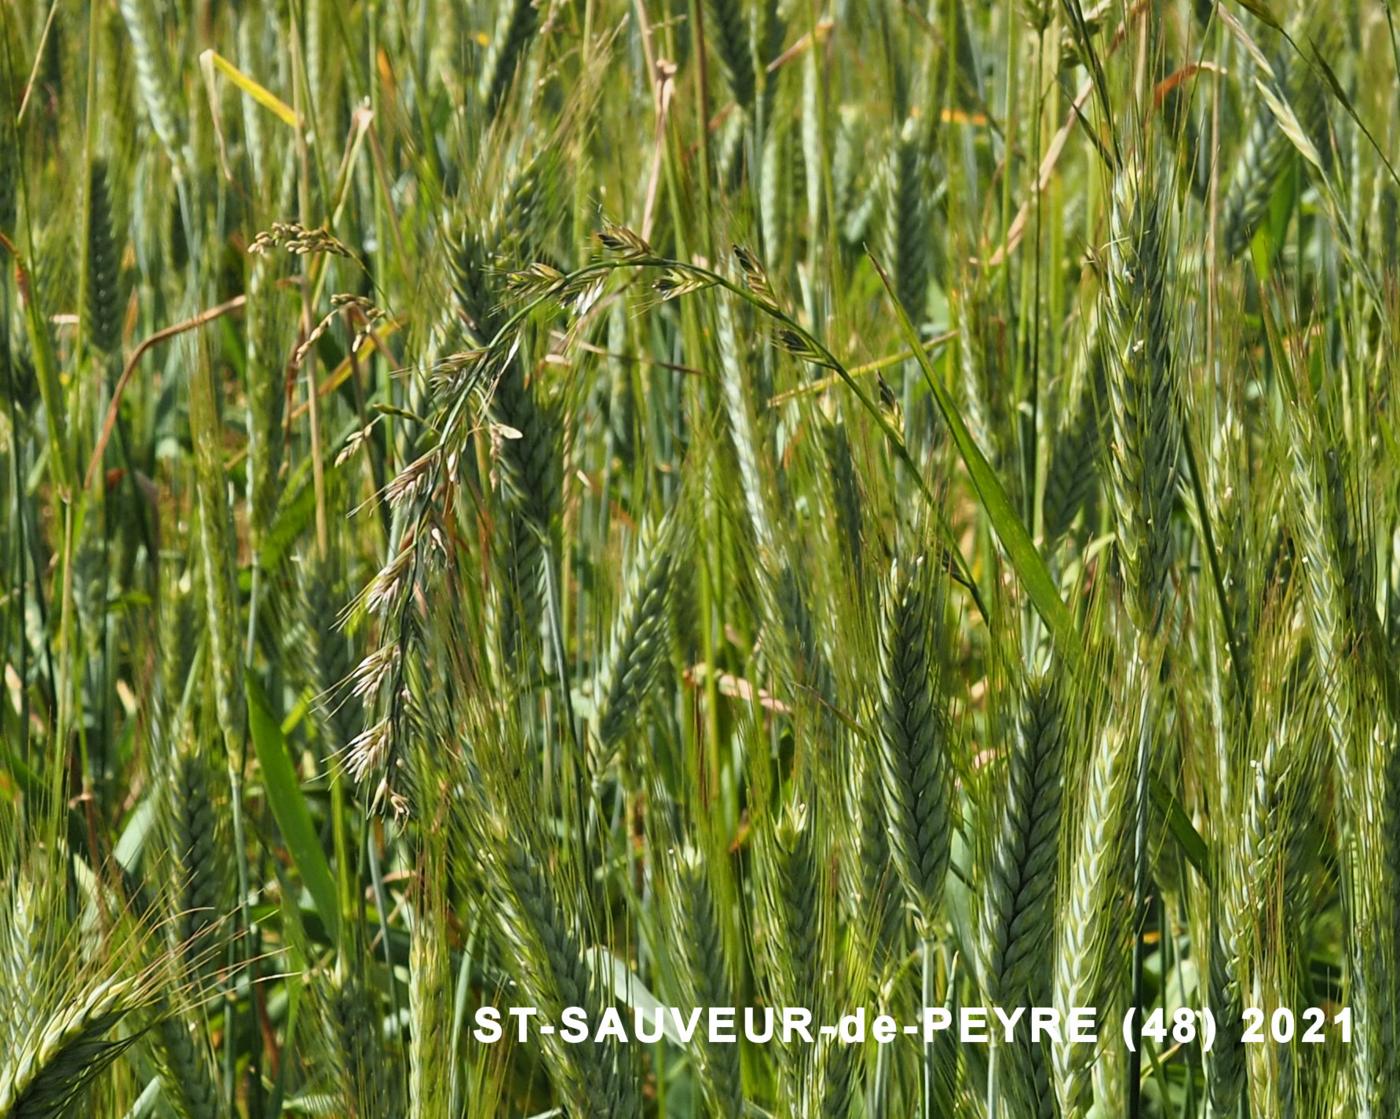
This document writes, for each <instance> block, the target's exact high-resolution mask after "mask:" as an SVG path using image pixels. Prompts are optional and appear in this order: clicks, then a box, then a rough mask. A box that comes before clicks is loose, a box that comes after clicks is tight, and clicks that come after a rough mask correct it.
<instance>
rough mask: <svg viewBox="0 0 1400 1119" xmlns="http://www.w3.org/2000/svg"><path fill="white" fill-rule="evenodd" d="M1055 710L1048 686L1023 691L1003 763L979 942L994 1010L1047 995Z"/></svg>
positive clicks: (1054, 856)
mask: <svg viewBox="0 0 1400 1119" xmlns="http://www.w3.org/2000/svg"><path fill="white" fill-rule="evenodd" d="M1061 704H1062V700H1061V696H1060V694H1059V692H1058V690H1057V689H1056V687H1055V685H1054V684H1053V683H1052V682H1051V681H1050V680H1048V679H1046V678H1044V677H1042V678H1038V679H1034V680H1031V681H1029V682H1028V683H1027V684H1026V686H1025V696H1024V700H1023V704H1022V712H1021V719H1020V726H1019V728H1018V733H1017V734H1016V736H1015V738H1014V740H1013V741H1012V744H1011V748H1010V751H1009V753H1008V756H1007V760H1006V774H1005V791H1004V793H1003V795H1002V799H1001V805H1000V808H999V810H998V814H997V816H996V817H995V819H996V821H997V823H996V831H995V835H994V838H993V842H992V851H991V859H990V863H989V865H988V868H987V876H986V896H985V898H984V901H983V911H982V937H981V940H982V950H983V954H984V956H985V960H984V963H983V971H984V979H983V986H984V989H985V991H986V993H987V997H988V998H989V999H990V1000H991V1001H992V1002H993V1003H996V1004H998V1005H1006V1006H1011V1005H1015V1004H1016V1000H1017V999H1019V998H1023V997H1027V996H1030V997H1032V999H1033V1000H1034V999H1036V998H1038V997H1039V996H1040V995H1041V994H1048V993H1049V989H1048V984H1046V983H1045V978H1046V976H1047V974H1048V971H1049V967H1050V964H1051V961H1052V957H1053V953H1052V950H1051V949H1052V944H1053V933H1054V900H1055V882H1056V879H1057V876H1058V870H1057V867H1058V861H1059V848H1060V818H1061V812H1060V808H1061V802H1062V782H1063V779H1064V778H1063V766H1064V754H1065V733H1066V725H1065V723H1066V720H1065V716H1064V712H1063V710H1062V706H1061ZM1042 988H1043V990H1042ZM1041 1004H1042V1005H1043V999H1042V1000H1041Z"/></svg>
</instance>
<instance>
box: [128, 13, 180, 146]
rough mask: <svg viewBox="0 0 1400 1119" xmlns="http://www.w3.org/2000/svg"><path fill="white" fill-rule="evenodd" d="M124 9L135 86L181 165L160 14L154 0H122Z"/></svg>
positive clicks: (160, 135) (154, 125) (160, 136)
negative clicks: (134, 64) (132, 58)
mask: <svg viewBox="0 0 1400 1119" xmlns="http://www.w3.org/2000/svg"><path fill="white" fill-rule="evenodd" d="M121 12H122V17H123V18H124V19H125V20H126V31H127V34H128V35H129V36H130V37H131V53H132V56H133V57H134V58H135V60H136V86H137V89H138V90H140V93H141V100H142V102H143V103H144V104H145V106H146V115H147V116H148V117H150V120H151V129H152V131H154V132H155V134H156V137H157V138H158V139H159V140H160V144H161V147H163V148H164V149H165V154H166V155H167V156H168V157H169V158H170V161H171V162H172V163H174V164H175V165H176V166H177V167H178V166H180V165H181V163H182V161H183V149H184V140H183V128H182V127H181V125H180V123H179V112H180V110H179V101H178V99H177V97H176V91H175V85H174V82H173V81H172V80H171V76H172V74H173V73H174V72H175V71H173V70H172V69H171V66H170V61H169V58H168V57H167V54H168V52H167V50H166V44H165V35H164V33H163V32H162V30H161V26H160V16H159V14H158V12H157V10H156V7H155V5H154V3H153V2H152V0H121Z"/></svg>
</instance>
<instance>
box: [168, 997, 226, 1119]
mask: <svg viewBox="0 0 1400 1119" xmlns="http://www.w3.org/2000/svg"><path fill="white" fill-rule="evenodd" d="M154 1033H155V1036H156V1040H157V1045H158V1050H159V1060H158V1064H159V1065H160V1072H161V1082H162V1084H163V1088H164V1090H163V1095H164V1097H165V1100H166V1102H167V1103H168V1104H169V1105H170V1107H171V1109H172V1110H173V1111H174V1112H175V1113H176V1115H178V1116H179V1117H180V1119H217V1117H218V1116H219V1115H220V1114H221V1110H222V1109H221V1106H220V1102H219V1095H218V1090H217V1087H216V1086H215V1083H214V1078H213V1073H212V1070H211V1068H210V1063H209V1054H208V1052H207V1050H206V1048H205V1045H204V1034H203V1031H202V1029H201V1028H200V1025H199V1024H198V1022H197V1021H194V1022H192V1021H189V1020H187V1017H186V1015H184V1014H182V1013H179V1012H178V1011H176V1010H175V1009H174V1008H172V1007H169V1006H164V1007H161V1008H159V1014H158V1019H157V1022H156V1026H155V1030H154Z"/></svg>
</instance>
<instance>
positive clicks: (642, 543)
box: [598, 522, 674, 764]
mask: <svg viewBox="0 0 1400 1119" xmlns="http://www.w3.org/2000/svg"><path fill="white" fill-rule="evenodd" d="M673 541H674V533H672V532H671V531H669V526H668V525H667V524H665V523H664V522H663V523H661V524H652V523H647V524H645V525H643V527H642V531H641V532H640V533H639V534H638V537H637V543H636V549H635V551H634V553H633V557H632V561H631V563H630V564H629V565H628V566H629V570H628V574H627V579H626V585H625V588H624V591H623V597H622V602H621V603H620V605H619V607H618V611H617V618H616V622H615V623H614V625H613V633H612V641H611V643H610V645H609V649H608V655H607V662H606V667H605V668H604V670H603V672H602V674H601V676H600V678H599V681H598V696H599V701H600V704H601V707H600V711H601V715H600V717H599V719H598V740H599V742H600V743H601V746H602V761H603V762H604V764H606V761H607V759H608V758H609V757H610V756H611V755H612V753H613V751H614V750H615V749H616V748H617V745H618V743H619V742H620V741H621V740H622V738H623V736H624V735H625V734H626V733H627V731H628V729H629V728H630V727H631V726H633V725H634V724H635V723H636V722H637V720H638V718H639V716H640V714H641V711H642V708H643V704H644V703H645V700H646V697H647V694H648V693H649V692H650V691H651V688H652V686H653V684H654V683H655V682H656V679H657V676H658V674H659V672H660V670H661V667H662V665H663V663H664V660H665V656H666V638H667V619H668V612H669V601H670V595H671V586H672V547H673Z"/></svg>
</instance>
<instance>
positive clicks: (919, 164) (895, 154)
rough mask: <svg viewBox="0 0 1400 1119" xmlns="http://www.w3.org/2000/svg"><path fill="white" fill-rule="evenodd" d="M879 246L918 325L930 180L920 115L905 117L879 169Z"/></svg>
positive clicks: (923, 295)
mask: <svg viewBox="0 0 1400 1119" xmlns="http://www.w3.org/2000/svg"><path fill="white" fill-rule="evenodd" d="M881 191H882V198H883V206H882V208H883V210H884V216H885V222H884V225H883V226H882V227H881V230H880V234H881V238H882V239H881V252H882V254H883V261H882V263H883V264H884V266H885V268H886V270H887V271H888V272H889V274H890V277H891V278H892V280H893V281H894V291H895V295H897V296H898V297H899V301H900V302H901V303H902V304H904V309H905V310H906V311H908V312H909V317H910V319H912V320H913V322H914V323H915V324H916V325H917V324H918V323H920V322H922V321H923V315H924V303H925V299H926V297H927V295H928V278H929V194H930V190H929V183H928V175H927V170H926V156H925V154H924V149H923V136H922V133H921V132H920V129H919V125H918V121H916V120H914V119H913V118H911V119H909V120H907V121H905V122H904V125H903V127H902V128H901V129H900V130H899V134H898V135H897V136H896V137H895V138H894V140H893V141H892V143H891V144H890V147H889V154H888V155H887V157H886V159H885V163H884V167H883V169H882V178H881Z"/></svg>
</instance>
